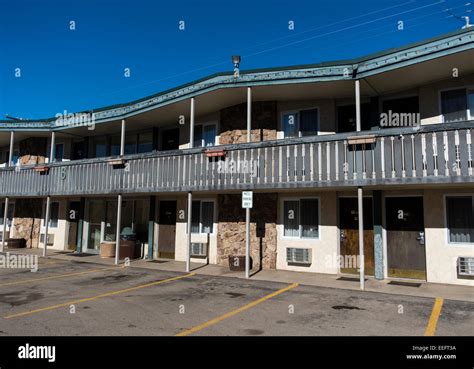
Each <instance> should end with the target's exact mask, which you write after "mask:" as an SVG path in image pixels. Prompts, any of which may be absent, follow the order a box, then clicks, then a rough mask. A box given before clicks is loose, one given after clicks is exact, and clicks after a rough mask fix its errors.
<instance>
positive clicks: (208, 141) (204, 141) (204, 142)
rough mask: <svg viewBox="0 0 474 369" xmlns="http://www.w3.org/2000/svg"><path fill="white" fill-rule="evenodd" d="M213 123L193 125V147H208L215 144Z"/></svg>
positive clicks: (215, 128) (215, 129)
mask: <svg viewBox="0 0 474 369" xmlns="http://www.w3.org/2000/svg"><path fill="white" fill-rule="evenodd" d="M216 134H217V127H216V125H215V124H204V125H202V124H199V125H197V126H195V127H194V147H208V146H215V144H216Z"/></svg>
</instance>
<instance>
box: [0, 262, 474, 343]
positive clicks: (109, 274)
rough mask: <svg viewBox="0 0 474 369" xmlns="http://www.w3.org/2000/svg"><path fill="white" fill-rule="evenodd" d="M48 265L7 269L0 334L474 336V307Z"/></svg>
mask: <svg viewBox="0 0 474 369" xmlns="http://www.w3.org/2000/svg"><path fill="white" fill-rule="evenodd" d="M435 305H436V304H435V299H432V298H422V297H413V296H403V295H393V294H390V295H389V294H384V293H376V292H361V291H353V290H352V291H350V290H344V289H333V288H324V287H316V286H304V285H297V284H288V283H278V282H267V281H260V280H243V279H237V278H228V277H212V276H204V275H194V274H186V273H175V272H164V271H159V270H149V269H143V268H137V267H134V266H131V267H116V266H104V265H97V264H89V263H82V262H72V261H64V260H51V259H41V260H40V266H39V270H38V271H37V272H35V273H32V272H30V271H25V270H13V269H0V320H1V324H0V335H6V336H15V335H22V336H24V335H27V336H42V335H71V336H76V335H77V336H79V335H80V336H83V335H167V336H172V335H239V336H259V335H290V336H291V335H294V336H301V335H309V336H321V335H322V336H326V335H344V336H346V335H349V336H351V335H412V336H421V335H424V334H425V333H426V332H427V331H431V332H432V334H435V335H448V336H449V335H470V336H472V335H473V334H474V303H472V302H462V301H454V300H444V301H442V304H439V303H438V304H437V305H438V308H440V309H439V311H437V309H436V308H435V309H434V306H435Z"/></svg>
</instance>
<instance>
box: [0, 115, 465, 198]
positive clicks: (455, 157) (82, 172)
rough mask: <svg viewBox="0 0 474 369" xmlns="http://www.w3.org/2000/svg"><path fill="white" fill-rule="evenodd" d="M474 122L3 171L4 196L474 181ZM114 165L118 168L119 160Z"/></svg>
mask: <svg viewBox="0 0 474 369" xmlns="http://www.w3.org/2000/svg"><path fill="white" fill-rule="evenodd" d="M472 128H474V122H473V121H468V122H461V123H455V124H449V125H448V124H446V125H441V124H440V125H431V126H422V127H416V128H397V129H394V128H391V129H386V130H374V131H364V132H359V133H357V134H356V133H344V134H335V135H326V136H314V137H304V138H296V139H285V140H277V141H265V142H259V143H248V144H239V145H223V146H217V147H214V148H212V149H211V151H212V152H211V153H206V150H204V149H202V148H199V149H188V150H177V151H169V152H154V153H148V154H141V155H131V156H126V157H124V158H122V161H123V165H121V163H122V161H121V160H119V159H118V158H117V157H115V158H101V159H88V160H81V161H71V162H61V163H53V164H50V165H46V166H45V167H32V166H23V167H15V168H6V169H1V170H0V195H1V196H12V197H15V196H16V197H19V196H46V195H52V196H62V195H92V194H112V193H156V192H185V191H209V190H239V189H262V190H265V189H268V190H271V189H283V188H313V187H318V188H322V187H326V188H327V187H334V188H344V187H346V188H347V187H349V188H350V187H355V186H380V185H400V184H435V183H466V182H471V183H472V182H474V175H473V145H472V142H473V141H472V136H471V135H472ZM114 164H115V165H114Z"/></svg>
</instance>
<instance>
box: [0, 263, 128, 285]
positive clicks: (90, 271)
mask: <svg viewBox="0 0 474 369" xmlns="http://www.w3.org/2000/svg"><path fill="white" fill-rule="evenodd" d="M111 269H122V267H112V268H100V269H92V270H86V271H82V272H75V273H68V274H59V275H53V276H49V277H43V278H32V279H25V280H23V281H15V282H7V283H2V284H0V287H4V286H13V285H16V284H24V283H30V282H39V281H45V280H48V279H57V278H65V277H71V276H73V275H81V274H89V273H97V272H101V271H105V270H111Z"/></svg>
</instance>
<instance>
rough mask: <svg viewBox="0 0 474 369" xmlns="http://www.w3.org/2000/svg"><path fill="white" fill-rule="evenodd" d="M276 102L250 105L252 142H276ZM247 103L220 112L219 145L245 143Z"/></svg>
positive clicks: (259, 102)
mask: <svg viewBox="0 0 474 369" xmlns="http://www.w3.org/2000/svg"><path fill="white" fill-rule="evenodd" d="M277 124H278V118H277V103H276V101H256V102H254V103H252V132H251V140H252V142H258V141H268V140H276V138H277V127H278V125H277ZM246 128H247V103H243V104H238V105H234V106H230V107H228V108H225V109H222V110H221V111H220V139H219V143H220V144H221V145H226V144H236V143H242V142H247V129H246Z"/></svg>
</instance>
